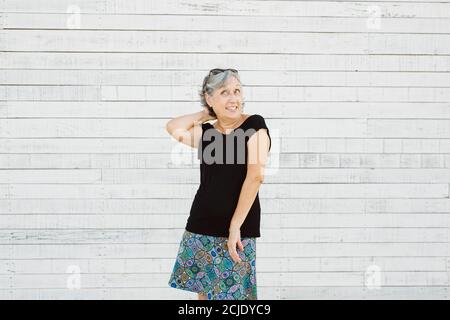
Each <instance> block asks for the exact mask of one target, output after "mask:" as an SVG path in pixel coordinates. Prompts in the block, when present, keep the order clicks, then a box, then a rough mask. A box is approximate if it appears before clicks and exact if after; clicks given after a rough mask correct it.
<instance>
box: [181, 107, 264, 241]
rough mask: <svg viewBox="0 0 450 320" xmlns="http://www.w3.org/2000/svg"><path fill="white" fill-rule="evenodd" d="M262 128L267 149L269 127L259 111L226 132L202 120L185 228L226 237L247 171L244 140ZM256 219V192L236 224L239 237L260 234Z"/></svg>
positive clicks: (246, 153) (259, 210) (257, 203)
mask: <svg viewBox="0 0 450 320" xmlns="http://www.w3.org/2000/svg"><path fill="white" fill-rule="evenodd" d="M262 128H264V129H267V133H268V135H269V140H270V145H269V150H270V147H271V145H272V140H271V138H270V134H269V129H268V128H267V126H266V123H265V121H264V118H263V117H262V116H261V115H259V114H253V115H250V116H249V117H247V118H246V119H245V120H244V122H243V123H242V124H241V125H240V126H239V127H237V128H235V129H233V130H232V131H231V132H230V133H228V134H223V133H221V132H220V131H218V130H217V129H215V128H214V127H213V125H212V124H211V123H208V122H206V123H203V124H202V129H203V130H202V131H203V132H202V136H201V138H200V141H199V146H198V152H197V158H198V159H199V160H200V186H199V188H198V190H197V193H196V194H195V198H194V201H193V203H192V206H191V211H190V214H189V218H188V220H187V223H186V230H187V231H190V232H194V233H199V234H204V235H211V236H218V237H228V235H229V231H228V230H229V227H230V222H231V218H232V217H233V215H234V211H235V209H236V206H237V203H238V200H239V195H240V192H241V189H242V184H243V183H244V180H245V176H246V174H247V161H248V160H247V155H248V149H247V142H248V140H249V138H250V137H251V136H252V135H253V134H254V133H256V131H258V130H259V129H262ZM216 140H217V142H215V141H216ZM227 147H228V148H227ZM227 149H228V150H229V151H227ZM232 150H234V153H233V152H231V151H232ZM216 155H217V156H216ZM260 220H261V208H260V204H259V192H258V193H257V194H256V198H255V200H254V202H253V204H252V206H251V208H250V210H249V212H248V214H247V216H246V219H245V221H244V223H243V224H242V226H241V228H240V230H241V237H260V236H261V235H260Z"/></svg>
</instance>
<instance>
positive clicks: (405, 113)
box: [0, 101, 450, 119]
mask: <svg viewBox="0 0 450 320" xmlns="http://www.w3.org/2000/svg"><path fill="white" fill-rule="evenodd" d="M199 108H200V102H199V101H198V102H181V101H166V102H155V101H148V102H142V101H132V102H124V101H101V102H100V101H83V102H78V101H45V102H44V101H6V102H4V105H2V106H0V116H1V117H4V118H6V117H10V118H59V117H64V118H173V117H176V116H178V115H180V114H183V113H189V112H190V113H194V112H198V111H199ZM247 108H248V109H247ZM246 112H247V113H248V114H255V113H258V114H262V115H264V117H265V118H266V119H270V118H279V119H284V118H286V119H289V118H320V119H325V118H335V119H339V118H377V119H383V118H402V119H409V118H416V119H417V118H420V119H426V118H439V119H445V118H447V119H449V118H450V106H449V105H448V103H416V102H399V103H389V102H301V101H297V102H280V103H277V108H276V109H274V108H273V102H265V101H253V102H247V103H246Z"/></svg>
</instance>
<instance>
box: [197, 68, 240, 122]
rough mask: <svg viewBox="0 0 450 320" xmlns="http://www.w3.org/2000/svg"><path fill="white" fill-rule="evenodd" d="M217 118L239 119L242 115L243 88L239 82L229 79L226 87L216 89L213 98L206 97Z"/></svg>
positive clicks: (232, 78) (233, 78)
mask: <svg viewBox="0 0 450 320" xmlns="http://www.w3.org/2000/svg"><path fill="white" fill-rule="evenodd" d="M206 102H207V103H208V105H210V106H212V108H213V110H214V112H215V113H216V115H217V118H229V119H238V118H240V117H241V114H242V87H241V84H240V83H239V80H238V79H236V78H235V77H229V78H228V79H227V81H226V82H225V84H224V86H223V87H221V88H218V89H216V90H215V91H214V92H213V94H212V96H209V95H206Z"/></svg>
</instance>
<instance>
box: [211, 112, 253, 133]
mask: <svg viewBox="0 0 450 320" xmlns="http://www.w3.org/2000/svg"><path fill="white" fill-rule="evenodd" d="M246 118H247V117H246V116H245V115H244V114H241V116H240V117H239V118H238V119H236V120H234V121H232V122H224V121H223V120H222V121H220V120H219V119H217V122H216V125H217V126H218V127H219V129H222V130H223V131H226V130H229V129H235V128H237V127H239V126H240V124H241V123H242V122H243V121H244V120H245V119H246Z"/></svg>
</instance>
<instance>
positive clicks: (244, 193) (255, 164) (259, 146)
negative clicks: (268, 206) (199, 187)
mask: <svg viewBox="0 0 450 320" xmlns="http://www.w3.org/2000/svg"><path fill="white" fill-rule="evenodd" d="M269 144H270V140H269V136H268V134H267V130H266V129H259V130H258V131H256V133H255V134H253V135H252V136H251V137H250V139H248V142H247V149H248V158H247V175H246V177H245V180H244V183H243V184H242V188H241V193H240V194H239V200H238V203H237V206H236V209H235V211H234V214H233V217H232V219H231V222H230V227H229V236H228V251H229V252H230V256H231V258H232V259H233V260H234V261H235V262H241V259H240V257H239V255H238V254H237V251H236V246H237V247H239V249H240V250H241V251H243V250H244V247H243V245H242V242H241V230H240V229H241V226H242V224H243V223H244V221H245V218H246V217H247V214H248V212H249V211H250V208H251V207H252V205H253V202H254V201H255V198H256V195H257V193H258V190H259V187H260V186H261V184H262V183H263V181H264V168H265V165H266V163H267V159H268V155H269Z"/></svg>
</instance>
